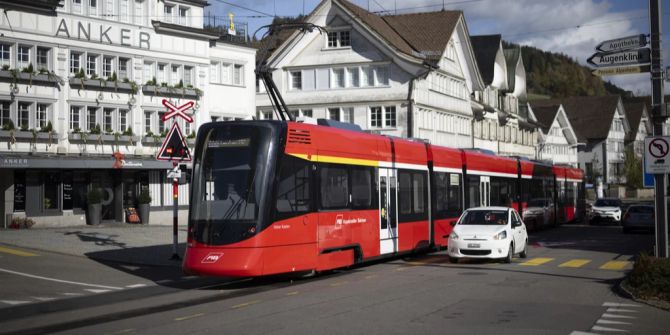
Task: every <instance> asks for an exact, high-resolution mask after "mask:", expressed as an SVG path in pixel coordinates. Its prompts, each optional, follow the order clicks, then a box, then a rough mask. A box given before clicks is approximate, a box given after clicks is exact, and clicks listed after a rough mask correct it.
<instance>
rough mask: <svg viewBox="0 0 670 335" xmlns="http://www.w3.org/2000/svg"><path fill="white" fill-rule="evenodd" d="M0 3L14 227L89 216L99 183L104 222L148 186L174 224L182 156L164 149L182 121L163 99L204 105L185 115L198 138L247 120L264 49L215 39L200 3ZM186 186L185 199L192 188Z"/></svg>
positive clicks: (7, 176) (6, 168) (158, 218)
mask: <svg viewBox="0 0 670 335" xmlns="http://www.w3.org/2000/svg"><path fill="white" fill-rule="evenodd" d="M0 5H2V6H3V7H4V8H5V9H6V15H4V16H2V18H0V30H1V31H2V37H0V62H1V63H2V64H1V66H2V70H0V108H1V109H2V110H1V113H0V114H1V121H0V122H1V123H2V124H1V125H2V129H3V130H2V131H1V132H0V141H2V142H5V143H3V145H2V146H1V147H0V156H1V157H2V158H1V159H0V168H1V169H2V170H3V174H2V177H0V184H1V185H2V190H3V192H0V196H2V197H3V202H4V206H2V208H3V213H2V214H3V215H2V219H3V220H4V223H5V225H6V224H7V222H8V221H10V220H11V218H12V217H16V216H28V217H31V218H33V219H34V220H35V221H37V222H38V223H46V222H48V223H49V224H59V223H62V224H72V223H73V222H80V221H81V222H83V219H84V216H83V214H84V212H85V208H86V194H87V192H88V190H90V189H92V188H100V189H102V190H103V200H102V205H103V213H102V218H103V220H107V221H110V222H123V221H124V219H125V209H126V208H128V207H133V206H136V205H137V196H138V194H139V192H140V191H141V190H149V191H150V194H151V197H152V201H151V206H152V217H151V222H152V223H158V222H166V223H168V222H170V218H171V213H170V211H169V207H170V206H171V204H172V189H171V185H170V181H168V180H167V177H166V173H167V169H169V168H171V166H172V164H171V163H168V162H159V161H156V160H155V158H154V157H155V155H156V153H157V150H158V149H159V147H160V144H161V143H162V141H163V138H164V136H165V135H166V133H167V131H168V130H169V129H170V127H171V125H172V123H173V122H175V120H174V119H170V120H166V121H164V120H163V116H164V115H165V113H166V112H167V111H168V110H167V108H166V107H165V106H164V105H163V100H164V99H166V100H168V101H170V102H171V103H172V104H173V105H175V106H180V105H183V104H185V103H188V102H193V103H194V108H193V109H192V110H189V111H188V112H189V113H192V114H193V117H194V120H195V122H194V123H193V124H189V123H185V122H184V120H178V121H176V122H179V125H180V127H181V129H182V131H183V133H184V134H185V136H187V137H188V139H187V141H188V142H189V143H192V139H193V138H194V137H195V131H196V130H197V127H198V126H199V125H200V124H202V123H204V122H209V121H211V120H215V119H216V118H221V120H223V118H224V117H238V116H239V117H242V115H243V114H244V112H243V111H244V110H246V111H251V110H254V101H253V98H252V97H253V94H254V93H253V85H248V84H247V83H248V82H252V83H253V81H252V80H251V78H252V76H253V74H252V73H253V72H252V71H253V62H254V57H255V52H254V50H253V49H250V48H246V47H241V46H233V45H230V44H227V43H221V42H217V41H218V40H219V37H220V36H219V35H218V34H215V33H212V32H209V31H208V30H205V29H203V13H204V7H205V6H206V5H207V3H206V2H205V1H202V0H174V1H170V0H166V1H151V0H63V1H50V0H44V1H22V0H18V1H0ZM224 64H226V65H227V66H228V67H227V68H224V67H223V65H224ZM217 66H218V67H217ZM217 71H220V73H222V74H221V75H220V76H219V75H218V73H219V72H217ZM224 71H228V72H226V73H227V74H226V75H227V76H229V77H226V78H231V79H230V80H228V79H225V81H224V80H223V79H222V78H224V77H223V76H224V75H223V73H224ZM215 76H216V77H215ZM237 97H245V98H244V99H240V100H237ZM226 100H230V101H233V100H234V101H236V103H235V104H228V105H226V104H225V101H226ZM238 101H240V102H239V103H238ZM224 105H226V106H231V107H230V108H231V109H223V108H222V107H221V106H224ZM247 113H248V112H247ZM216 120H218V119H216ZM179 191H180V195H179V204H180V205H181V206H183V208H186V205H187V204H188V186H187V185H182V186H180V188H179ZM185 212H186V211H182V212H181V214H180V215H182V217H183V218H185V216H184V214H185Z"/></svg>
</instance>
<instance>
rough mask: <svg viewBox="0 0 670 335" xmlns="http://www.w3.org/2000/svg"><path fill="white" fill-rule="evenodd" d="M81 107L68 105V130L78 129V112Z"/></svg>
mask: <svg viewBox="0 0 670 335" xmlns="http://www.w3.org/2000/svg"><path fill="white" fill-rule="evenodd" d="M80 110H81V107H79V106H70V130H75V129H80V127H79V113H80Z"/></svg>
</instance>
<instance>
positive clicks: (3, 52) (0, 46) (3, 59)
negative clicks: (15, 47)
mask: <svg viewBox="0 0 670 335" xmlns="http://www.w3.org/2000/svg"><path fill="white" fill-rule="evenodd" d="M11 50H12V47H11V45H9V44H5V43H0V65H11V63H12V58H11V57H12V53H11Z"/></svg>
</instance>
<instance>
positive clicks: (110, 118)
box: [102, 108, 115, 133]
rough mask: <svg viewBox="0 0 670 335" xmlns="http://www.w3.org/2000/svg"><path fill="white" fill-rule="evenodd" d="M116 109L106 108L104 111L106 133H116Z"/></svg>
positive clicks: (103, 124) (103, 121) (103, 127)
mask: <svg viewBox="0 0 670 335" xmlns="http://www.w3.org/2000/svg"><path fill="white" fill-rule="evenodd" d="M114 111H115V110H114V108H105V109H104V110H103V119H102V129H103V130H104V131H105V132H106V133H111V132H113V131H114V126H113V125H114V123H113V122H114Z"/></svg>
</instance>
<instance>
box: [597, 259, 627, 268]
mask: <svg viewBox="0 0 670 335" xmlns="http://www.w3.org/2000/svg"><path fill="white" fill-rule="evenodd" d="M628 264H630V262H629V261H609V262H607V263H605V264H603V266H601V267H600V268H601V269H603V270H623V268H625V267H626V266H628Z"/></svg>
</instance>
